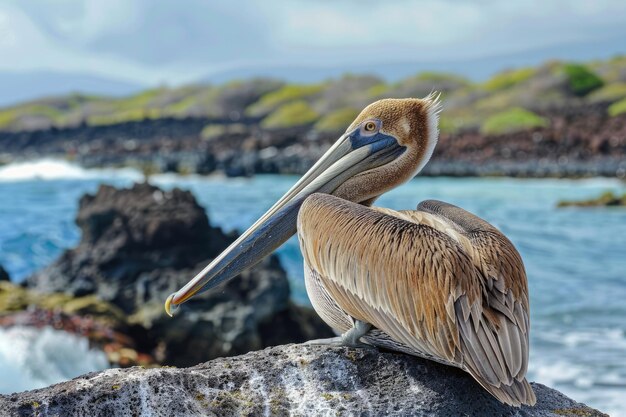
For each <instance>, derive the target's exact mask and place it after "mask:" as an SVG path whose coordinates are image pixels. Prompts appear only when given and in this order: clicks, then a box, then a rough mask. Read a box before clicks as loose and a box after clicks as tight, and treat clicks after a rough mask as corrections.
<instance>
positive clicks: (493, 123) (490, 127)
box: [480, 107, 548, 135]
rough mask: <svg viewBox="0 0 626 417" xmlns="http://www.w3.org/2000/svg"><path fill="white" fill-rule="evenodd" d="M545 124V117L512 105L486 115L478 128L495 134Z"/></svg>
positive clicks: (543, 125)
mask: <svg viewBox="0 0 626 417" xmlns="http://www.w3.org/2000/svg"><path fill="white" fill-rule="evenodd" d="M545 126H548V120H546V119H545V118H543V117H541V116H539V115H537V114H535V113H533V112H531V111H528V110H526V109H523V108H521V107H514V108H512V109H510V110H505V111H503V112H500V113H496V114H494V115H492V116H490V117H488V118H487V120H485V122H484V123H483V125H482V126H481V129H480V130H481V132H482V133H485V134H488V135H497V134H502V133H511V132H518V131H520V130H527V129H532V128H535V127H545Z"/></svg>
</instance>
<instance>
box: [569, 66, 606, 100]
mask: <svg viewBox="0 0 626 417" xmlns="http://www.w3.org/2000/svg"><path fill="white" fill-rule="evenodd" d="M563 72H565V75H567V78H568V81H569V88H570V90H571V91H572V93H574V94H576V95H577V96H585V95H587V94H589V93H590V92H592V91H593V90H595V89H597V88H600V87H602V86H603V85H604V81H602V78H600V77H598V76H597V75H596V74H595V73H594V72H592V71H591V70H589V69H588V68H587V67H586V66H584V65H580V64H565V65H564V66H563Z"/></svg>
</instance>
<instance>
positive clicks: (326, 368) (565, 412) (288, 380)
mask: <svg viewBox="0 0 626 417" xmlns="http://www.w3.org/2000/svg"><path fill="white" fill-rule="evenodd" d="M532 385H533V388H534V390H535V393H536V394H537V404H536V406H534V407H522V408H513V407H509V406H505V405H503V404H501V403H499V402H498V401H497V400H496V399H494V398H492V397H491V396H490V395H489V394H487V392H486V391H484V390H483V389H482V388H481V387H480V386H479V385H478V384H477V383H476V382H474V380H473V379H472V378H471V377H470V376H469V375H467V374H465V373H464V372H462V371H460V370H457V369H454V368H450V367H446V366H443V365H439V364H436V363H434V362H430V361H426V360H422V359H419V358H415V357H411V356H407V355H401V354H394V353H377V352H375V351H372V350H363V349H350V348H343V347H327V346H306V345H286V346H278V347H274V348H268V349H266V350H264V351H257V352H251V353H248V354H246V355H243V356H238V357H232V358H223V359H215V360H213V361H211V362H207V363H204V364H201V365H198V366H194V367H192V368H186V369H175V368H157V369H143V368H137V367H135V368H127V369H112V370H108V371H104V372H100V373H92V374H87V375H84V376H82V377H79V378H76V379H74V380H72V381H68V382H64V383H60V384H57V385H53V386H51V387H49V388H43V389H39V390H34V391H29V392H24V393H19V394H13V395H5V396H0V414H1V415H3V416H24V417H25V416H39V417H52V416H55V417H56V416H94V417H96V416H103V417H104V416H153V417H157V416H168V417H169V416H262V415H265V416H269V415H271V416H286V415H291V416H317V415H324V416H326V415H332V416H383V415H384V416H446V417H447V416H460V415H463V416H503V417H504V416H526V417H530V416H545V417H547V416H554V417H556V416H560V417H562V416H577V417H580V416H586V417H596V416H597V417H601V416H606V415H605V414H603V413H601V412H599V411H597V410H594V409H592V408H589V407H587V406H586V405H584V404H580V403H577V402H576V401H574V400H572V399H570V398H568V397H566V396H565V395H563V394H561V393H560V392H558V391H556V390H553V389H551V388H548V387H546V386H544V385H541V384H534V383H533V384H532Z"/></svg>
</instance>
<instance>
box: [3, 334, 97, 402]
mask: <svg viewBox="0 0 626 417" xmlns="http://www.w3.org/2000/svg"><path fill="white" fill-rule="evenodd" d="M108 367H109V362H108V361H107V358H106V355H105V354H104V352H102V351H98V350H93V349H89V343H88V341H87V339H85V338H82V337H78V336H75V335H72V334H70V333H67V332H64V331H60V330H54V329H52V328H49V327H46V328H43V329H36V328H32V327H19V326H18V327H11V328H8V329H2V328H0V375H2V378H0V394H10V393H13V392H19V391H25V390H31V389H35V388H42V387H45V386H48V385H51V384H56V383H58V382H61V381H66V380H68V379H71V378H74V377H77V376H79V375H82V374H84V373H87V372H93V371H100V370H103V369H106V368H108Z"/></svg>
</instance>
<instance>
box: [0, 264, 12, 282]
mask: <svg viewBox="0 0 626 417" xmlns="http://www.w3.org/2000/svg"><path fill="white" fill-rule="evenodd" d="M10 280H11V279H10V278H9V273H8V272H7V271H6V270H5V269H4V268H3V267H2V265H0V281H10Z"/></svg>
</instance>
